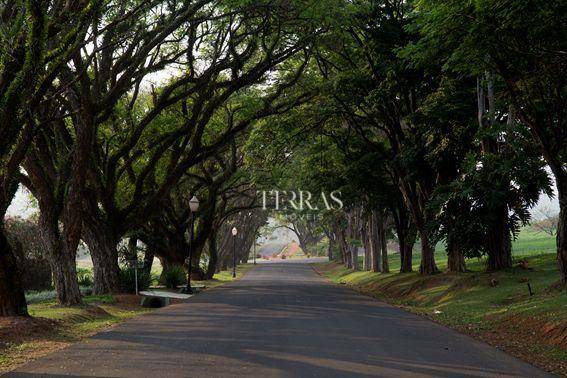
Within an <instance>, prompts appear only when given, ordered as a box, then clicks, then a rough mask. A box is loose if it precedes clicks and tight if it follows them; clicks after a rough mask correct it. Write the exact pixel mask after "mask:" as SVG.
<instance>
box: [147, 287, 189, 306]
mask: <svg viewBox="0 0 567 378" xmlns="http://www.w3.org/2000/svg"><path fill="white" fill-rule="evenodd" d="M139 294H140V295H141V296H142V297H143V298H142V302H141V303H140V304H141V306H142V307H150V308H159V307H165V306H169V305H170V304H171V300H172V299H189V298H191V297H192V296H193V295H192V294H181V293H173V292H170V291H155V290H145V291H140V293H139Z"/></svg>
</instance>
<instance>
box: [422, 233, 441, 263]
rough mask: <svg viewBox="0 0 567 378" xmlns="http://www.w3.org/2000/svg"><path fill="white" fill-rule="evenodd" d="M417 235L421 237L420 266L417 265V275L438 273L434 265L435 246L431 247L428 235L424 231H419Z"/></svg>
mask: <svg viewBox="0 0 567 378" xmlns="http://www.w3.org/2000/svg"><path fill="white" fill-rule="evenodd" d="M419 235H420V237H421V264H420V265H419V273H421V274H435V273H439V269H438V268H437V264H435V246H434V245H431V241H430V240H429V235H428V234H427V232H426V231H425V230H423V229H422V230H420V232H419Z"/></svg>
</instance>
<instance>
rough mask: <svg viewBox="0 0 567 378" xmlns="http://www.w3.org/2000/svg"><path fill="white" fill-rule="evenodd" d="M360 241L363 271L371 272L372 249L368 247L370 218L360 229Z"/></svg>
mask: <svg viewBox="0 0 567 378" xmlns="http://www.w3.org/2000/svg"><path fill="white" fill-rule="evenodd" d="M362 241H363V243H364V264H363V269H364V270H372V247H371V246H370V243H371V241H370V217H368V219H367V221H366V223H365V224H364V226H363V229H362Z"/></svg>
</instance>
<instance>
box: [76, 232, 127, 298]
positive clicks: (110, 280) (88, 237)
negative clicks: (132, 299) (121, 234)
mask: <svg viewBox="0 0 567 378" xmlns="http://www.w3.org/2000/svg"><path fill="white" fill-rule="evenodd" d="M84 239H85V242H86V243H87V246H88V247H89V251H90V253H91V258H92V260H93V270H94V286H93V294H95V295H99V294H107V293H118V292H120V281H119V278H118V273H119V270H120V268H119V267H118V250H117V249H116V247H117V245H118V240H119V238H118V237H116V236H115V235H113V234H111V233H110V232H109V231H108V230H106V229H105V228H103V227H100V228H99V227H96V228H95V226H94V224H92V223H91V224H88V225H86V226H85V229H84Z"/></svg>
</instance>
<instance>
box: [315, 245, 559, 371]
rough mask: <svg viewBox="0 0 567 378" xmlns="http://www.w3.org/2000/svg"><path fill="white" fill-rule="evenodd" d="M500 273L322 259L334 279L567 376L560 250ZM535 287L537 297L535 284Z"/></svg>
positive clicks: (325, 272)
mask: <svg viewBox="0 0 567 378" xmlns="http://www.w3.org/2000/svg"><path fill="white" fill-rule="evenodd" d="M523 260H524V261H523V262H522V264H518V265H517V266H516V267H514V268H512V269H509V270H506V271H503V272H497V273H485V272H482V270H481V266H480V264H478V263H472V264H469V266H468V267H469V269H476V271H474V270H473V271H471V272H469V273H464V274H451V273H442V274H438V275H434V276H421V275H419V274H417V273H404V274H400V273H387V274H382V273H373V272H366V271H359V272H352V271H350V270H347V269H345V268H344V267H343V266H342V265H340V264H337V263H320V264H314V267H315V269H316V270H317V271H318V272H319V273H320V274H321V275H323V276H325V277H327V278H328V279H330V280H331V281H333V282H335V283H339V284H344V285H347V286H349V287H351V288H353V289H355V290H357V291H359V292H361V293H363V294H366V295H370V296H373V297H375V298H378V299H380V300H383V301H385V302H388V303H390V304H393V305H396V306H398V307H402V308H404V309H406V310H408V311H411V312H414V313H417V314H420V315H425V316H427V317H429V318H431V319H433V320H434V321H437V322H439V323H441V324H444V325H447V326H450V327H452V328H455V329H457V330H459V331H461V332H464V333H467V334H469V335H472V336H473V337H476V338H478V339H481V340H483V341H485V342H488V343H489V344H492V345H495V346H497V347H499V348H502V349H505V350H507V351H508V352H509V353H511V354H514V355H516V356H518V357H520V358H522V359H524V360H526V361H529V362H531V363H533V364H535V365H537V366H540V367H541V368H543V369H545V370H548V371H551V372H554V373H556V374H560V375H566V376H567V293H566V292H565V291H560V290H559V288H558V286H557V281H558V277H557V271H556V265H555V256H554V255H553V254H542V255H537V256H529V257H525V258H523ZM528 282H529V283H530V285H531V286H532V288H533V290H534V291H535V295H534V296H530V294H529V292H528V288H527V283H528Z"/></svg>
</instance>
